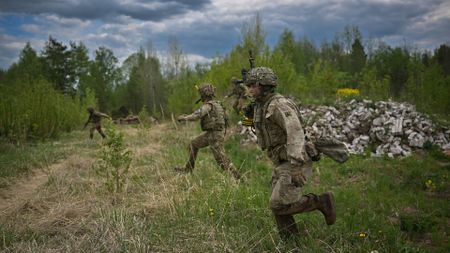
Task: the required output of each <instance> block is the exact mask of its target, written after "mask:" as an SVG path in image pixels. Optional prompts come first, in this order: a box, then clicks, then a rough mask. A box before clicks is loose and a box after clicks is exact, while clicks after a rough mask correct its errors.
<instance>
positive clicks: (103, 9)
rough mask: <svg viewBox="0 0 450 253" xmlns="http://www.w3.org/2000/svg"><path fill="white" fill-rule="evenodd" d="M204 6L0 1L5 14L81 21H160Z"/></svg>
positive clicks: (110, 0) (106, 0) (199, 1)
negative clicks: (46, 15)
mask: <svg viewBox="0 0 450 253" xmlns="http://www.w3.org/2000/svg"><path fill="white" fill-rule="evenodd" d="M207 4H209V0H190V1H183V0H171V1H162V0H161V1H142V0H127V1H121V0H96V1H93V0H80V1H73V0H59V1H48V0H33V1H29V0H2V1H1V2H0V9H1V10H2V12H5V13H21V14H29V15H39V14H55V15H58V16H60V17H64V18H77V19H81V20H94V19H101V20H113V19H115V18H116V17H120V16H127V17H131V18H133V19H137V20H151V21H161V20H164V19H166V18H169V17H172V16H174V15H179V14H182V13H185V12H187V11H189V10H193V9H194V10H197V9H201V8H203V7H204V6H206V5H207Z"/></svg>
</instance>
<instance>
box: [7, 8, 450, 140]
mask: <svg viewBox="0 0 450 253" xmlns="http://www.w3.org/2000/svg"><path fill="white" fill-rule="evenodd" d="M261 23H262V22H261V17H260V16H259V15H256V16H255V18H254V19H253V20H250V21H249V22H247V23H244V24H243V26H242V28H241V34H240V42H239V43H238V44H237V45H235V46H234V47H233V49H232V50H231V52H229V53H228V54H226V55H218V56H217V57H215V58H214V60H213V61H212V63H211V64H208V65H201V64H197V65H195V66H191V65H190V64H189V62H188V61H187V58H186V56H185V54H184V52H183V49H182V45H180V44H179V43H178V41H177V39H176V38H173V39H171V40H170V41H169V43H168V50H167V51H168V55H167V57H166V58H164V59H162V58H160V57H159V56H158V52H156V51H155V50H154V49H153V48H152V46H151V43H149V44H148V45H147V46H145V47H142V48H140V49H139V50H138V51H137V52H135V53H133V54H131V55H130V56H129V57H128V58H127V59H126V60H125V61H124V62H123V63H122V64H121V65H120V66H119V61H118V59H117V58H116V56H115V55H114V52H113V51H112V50H111V49H108V48H106V47H99V48H98V49H97V50H95V53H94V54H95V58H94V59H89V52H88V49H87V48H86V46H85V45H84V44H83V42H82V41H79V42H75V41H74V42H70V43H69V45H65V44H64V43H62V42H60V41H58V39H57V38H55V37H53V36H50V37H49V39H48V41H47V42H46V44H45V47H44V48H43V49H42V50H41V51H40V52H39V53H38V52H37V50H36V49H34V48H32V47H31V46H30V44H27V45H26V46H25V47H24V48H23V50H22V51H21V54H20V57H19V60H18V62H16V63H14V64H12V65H11V66H10V67H9V68H8V69H6V70H0V137H1V138H2V139H7V140H9V141H11V142H15V143H20V142H24V141H26V140H32V139H42V138H48V137H55V136H58V135H59V134H60V133H61V132H68V131H71V130H73V129H79V128H80V127H81V126H82V124H83V123H84V122H85V121H86V119H87V112H86V108H87V107H88V106H94V107H95V108H96V109H98V110H100V111H102V112H105V113H108V114H111V115H112V116H113V117H121V116H124V114H126V113H127V112H126V111H128V113H131V114H138V113H139V114H141V115H151V116H153V117H155V118H157V119H166V118H167V117H170V115H171V114H180V113H189V112H192V111H193V110H194V109H195V107H196V106H198V105H195V103H194V102H195V101H196V100H197V99H198V94H197V91H196V89H195V85H198V84H200V83H202V82H211V83H213V84H214V85H215V86H216V88H217V93H218V94H217V95H218V98H219V99H222V98H223V97H224V96H225V95H226V94H228V93H229V92H230V90H231V88H232V87H231V86H230V83H229V81H230V79H231V78H232V77H233V76H235V77H240V73H241V69H243V68H245V69H248V68H249V61H248V51H249V50H252V52H253V55H254V57H255V62H256V66H267V67H270V68H272V69H273V70H274V71H275V73H276V74H277V75H278V78H279V83H280V86H279V89H278V91H279V92H280V93H282V94H286V95H290V96H292V97H294V98H296V99H298V101H300V102H301V103H302V104H332V103H333V102H334V101H335V100H336V99H337V98H342V96H339V95H338V93H337V91H338V90H339V89H345V88H351V89H357V90H358V93H356V94H353V95H351V96H350V97H351V98H359V99H371V100H376V101H377V100H387V99H392V100H395V101H407V102H410V103H412V104H415V105H416V107H417V110H418V111H421V112H425V113H428V114H429V115H431V116H432V117H433V118H435V119H447V118H448V112H449V111H450V100H449V99H448V98H449V97H450V76H449V74H450V45H449V44H448V43H443V44H441V45H440V46H439V47H438V48H435V49H434V50H424V49H420V48H418V47H416V46H414V45H413V44H410V43H408V42H405V43H404V45H402V46H397V47H392V46H390V45H388V44H386V43H385V42H384V41H382V40H379V39H366V38H363V37H362V33H361V31H360V30H359V28H358V27H357V26H347V27H345V28H343V30H342V31H341V32H338V33H336V35H335V38H334V39H333V40H332V41H331V42H328V41H323V42H322V43H321V44H320V45H316V44H315V43H314V42H313V41H312V40H311V39H309V38H307V37H297V35H295V34H294V33H293V32H292V31H290V30H288V29H285V30H284V31H283V32H282V34H281V35H280V38H279V40H278V42H277V44H276V45H275V46H274V47H273V48H269V46H268V45H267V44H266V42H265V37H266V33H265V31H264V27H262V24H261ZM341 95H342V94H341ZM344 95H345V94H344ZM227 103H231V101H228V102H227Z"/></svg>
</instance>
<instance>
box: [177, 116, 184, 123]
mask: <svg viewBox="0 0 450 253" xmlns="http://www.w3.org/2000/svg"><path fill="white" fill-rule="evenodd" d="M177 121H178V122H184V121H186V118H185V116H184V115H180V116H178V118H177Z"/></svg>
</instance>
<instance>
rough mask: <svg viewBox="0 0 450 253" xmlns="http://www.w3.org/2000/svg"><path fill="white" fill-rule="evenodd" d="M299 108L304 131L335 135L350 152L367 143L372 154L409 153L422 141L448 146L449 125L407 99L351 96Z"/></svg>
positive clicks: (320, 134) (391, 155)
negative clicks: (439, 122) (440, 123)
mask: <svg viewBox="0 0 450 253" xmlns="http://www.w3.org/2000/svg"><path fill="white" fill-rule="evenodd" d="M300 109H301V116H302V120H303V124H304V125H305V126H304V127H305V130H306V133H307V135H309V136H314V137H323V136H334V137H335V138H337V139H338V140H340V141H343V142H345V143H346V144H347V145H348V148H349V150H350V152H351V153H354V154H361V153H363V152H364V150H365V149H366V147H367V146H368V145H369V144H372V145H373V146H374V147H375V150H374V152H373V155H374V156H382V155H387V156H389V157H396V156H408V155H410V154H411V151H412V150H414V149H416V148H423V147H424V145H425V143H427V142H428V143H431V144H435V145H438V146H439V147H441V148H442V149H444V150H449V149H450V129H449V127H448V126H445V127H444V126H437V125H435V124H434V123H433V122H432V121H431V120H430V119H429V117H427V115H425V114H422V113H419V112H417V111H416V110H415V107H414V106H413V105H411V104H408V103H398V102H385V101H379V102H375V103H374V102H372V101H370V100H363V101H361V102H357V101H356V100H352V101H350V102H348V103H343V102H341V103H338V104H336V106H317V107H308V108H302V107H300Z"/></svg>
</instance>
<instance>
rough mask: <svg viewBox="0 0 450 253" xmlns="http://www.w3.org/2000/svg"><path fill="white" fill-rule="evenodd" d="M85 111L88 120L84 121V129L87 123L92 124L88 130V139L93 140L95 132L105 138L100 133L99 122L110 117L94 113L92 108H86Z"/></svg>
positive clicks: (100, 126)
mask: <svg viewBox="0 0 450 253" xmlns="http://www.w3.org/2000/svg"><path fill="white" fill-rule="evenodd" d="M87 111H88V112H89V118H88V120H87V121H86V123H85V124H84V128H86V126H87V125H88V124H89V123H92V127H91V128H90V129H89V138H90V139H92V138H94V131H95V130H97V132H98V133H99V134H100V135H101V136H102V138H103V139H104V138H106V136H105V134H104V133H103V131H102V124H101V121H102V118H107V119H111V117H109V116H108V115H106V114H104V113H101V112H97V111H95V110H94V108H92V107H88V108H87ZM84 128H83V129H84Z"/></svg>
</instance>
